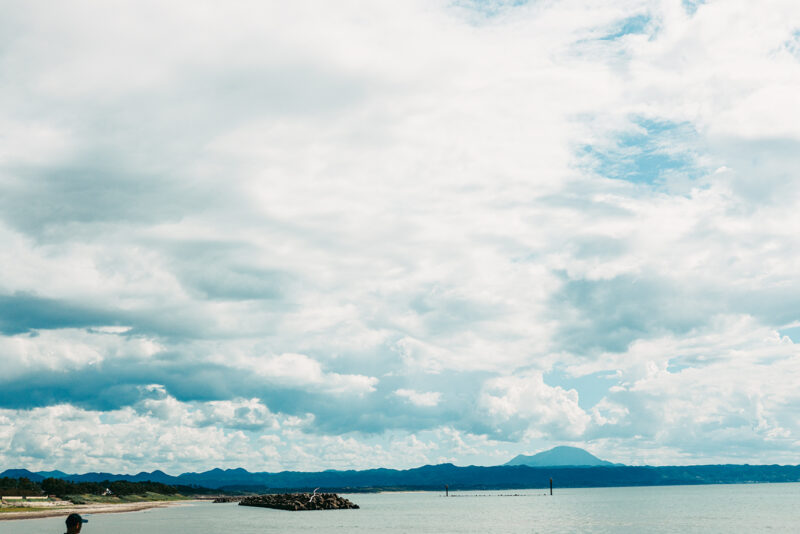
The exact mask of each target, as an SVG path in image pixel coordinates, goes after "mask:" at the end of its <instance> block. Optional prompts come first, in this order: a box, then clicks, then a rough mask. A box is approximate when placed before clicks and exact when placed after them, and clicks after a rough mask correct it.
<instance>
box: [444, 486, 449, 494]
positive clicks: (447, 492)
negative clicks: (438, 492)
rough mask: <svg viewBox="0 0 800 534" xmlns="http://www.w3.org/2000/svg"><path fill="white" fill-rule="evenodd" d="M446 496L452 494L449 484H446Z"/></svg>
mask: <svg viewBox="0 0 800 534" xmlns="http://www.w3.org/2000/svg"><path fill="white" fill-rule="evenodd" d="M444 496H445V497H449V496H450V486H448V485H447V484H445V485H444Z"/></svg>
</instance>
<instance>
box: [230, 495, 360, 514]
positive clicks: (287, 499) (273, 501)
mask: <svg viewBox="0 0 800 534" xmlns="http://www.w3.org/2000/svg"><path fill="white" fill-rule="evenodd" d="M239 506H260V507H262V508H275V509H277V510H293V511H299V510H346V509H355V508H358V505H357V504H354V503H352V502H350V501H349V500H347V499H345V498H344V497H339V496H338V495H336V494H335V493H313V494H312V493H281V494H275V495H253V496H251V497H245V498H243V499H242V500H241V501H239Z"/></svg>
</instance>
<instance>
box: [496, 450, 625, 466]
mask: <svg viewBox="0 0 800 534" xmlns="http://www.w3.org/2000/svg"><path fill="white" fill-rule="evenodd" d="M503 465H527V466H530V467H555V466H575V467H580V466H583V467H586V466H598V465H607V466H612V465H622V464H612V463H611V462H606V461H605V460H601V459H600V458H598V457H597V456H595V455H593V454H591V453H589V452H587V451H585V450H583V449H579V448H578V447H564V446H561V447H553V448H552V449H550V450H549V451H544V452H540V453H539V454H534V455H533V456H525V455H524V454H520V455H518V456H515V457H514V458H513V459H511V460H510V461H508V462H506V463H505V464H503Z"/></svg>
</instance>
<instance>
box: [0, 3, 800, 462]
mask: <svg viewBox="0 0 800 534" xmlns="http://www.w3.org/2000/svg"><path fill="white" fill-rule="evenodd" d="M492 6H493V7H491V8H489V7H486V6H483V5H481V4H479V3H474V4H473V3H458V4H457V5H454V4H452V3H445V2H439V3H433V4H431V3H429V2H422V1H419V2H417V1H414V2H395V3H374V2H360V1H355V2H346V3H344V4H337V5H335V6H334V5H333V4H331V5H323V4H319V3H306V2H293V3H290V4H289V3H269V2H268V3H263V2H262V3H244V4H237V5H222V4H216V5H212V4H205V5H203V6H202V7H201V8H198V7H197V5H196V4H194V3H192V4H189V3H181V2H177V3H170V5H169V6H164V5H161V4H158V5H156V4H155V3H141V2H122V3H120V4H115V5H114V6H113V7H110V6H105V5H91V6H90V5H79V4H75V3H67V4H62V5H59V6H56V7H52V6H49V7H48V9H42V8H41V6H37V5H35V4H28V3H16V4H11V5H8V6H5V7H4V8H3V16H2V17H0V30H2V31H0V41H2V43H0V44H1V45H2V46H0V50H2V52H1V53H0V62H2V64H3V65H4V68H3V72H4V76H3V77H2V79H0V132H2V133H0V189H2V191H3V194H2V195H0V265H2V266H3V268H2V273H1V275H0V364H2V367H3V369H4V372H3V376H2V379H1V380H2V381H3V383H4V385H5V386H6V387H5V388H4V389H3V391H0V401H2V403H4V404H0V406H6V407H9V406H12V407H14V409H13V410H10V411H6V412H4V415H2V417H4V418H5V419H3V421H9V424H10V425H11V430H10V432H11V433H12V434H13V436H14V437H13V441H14V442H15V443H16V445H15V447H16V448H14V449H13V450H12V449H8V451H10V452H6V453H5V454H6V455H7V456H6V458H7V459H8V461H9V462H12V461H18V462H23V461H31V462H33V461H34V460H33V458H34V457H35V456H34V455H33V453H34V452H35V453H36V454H41V453H43V451H46V450H47V449H48V448H49V447H54V446H57V447H61V449H60V450H65V451H66V450H73V451H76V452H77V451H83V452H85V451H91V450H92V448H93V447H94V446H95V445H96V443H95V441H93V440H95V438H96V436H94V434H91V433H90V434H87V437H86V439H83V438H82V437H81V436H80V435H77V434H74V433H72V431H67V430H66V429H64V428H63V427H62V426H58V425H56V426H55V427H53V430H50V431H48V430H47V426H46V425H47V424H49V422H50V421H51V420H57V419H58V418H59V417H62V416H64V417H75V418H77V419H79V420H81V421H84V423H87V424H88V425H89V426H91V425H94V424H100V427H102V428H103V429H105V430H104V431H106V432H109V433H111V434H113V435H115V436H119V438H118V439H116V438H115V439H116V441H114V440H111V441H110V443H113V444H114V445H113V446H111V445H109V447H100V448H99V449H98V452H97V454H96V455H94V456H90V459H89V460H87V463H86V465H87V466H89V465H90V464H91V465H92V466H95V465H101V464H102V465H109V466H110V465H113V461H123V460H124V458H123V457H124V454H123V453H121V452H120V451H124V450H125V449H126V446H125V443H126V442H125V439H127V438H130V436H132V435H134V430H133V429H134V428H136V429H138V430H150V431H153V432H162V431H163V432H166V433H167V434H166V435H165V437H164V439H163V440H162V441H159V442H155V443H153V442H150V441H148V442H147V444H148V445H149V446H153V447H155V450H157V451H158V453H157V455H156V456H154V458H157V459H158V461H159V462H162V463H160V464H159V465H163V466H168V465H205V464H207V463H209V462H210V463H214V462H234V461H239V460H242V461H244V459H246V457H247V455H246V454H244V452H242V454H241V455H239V456H237V455H238V454H239V452H236V451H245V450H247V449H248V447H254V448H256V449H258V450H263V451H264V461H265V462H268V465H272V466H274V467H276V468H279V467H281V466H282V464H281V461H282V460H281V457H280V455H279V454H276V451H277V453H280V454H281V455H282V454H283V453H285V452H286V450H287V447H289V444H288V443H286V442H285V440H287V439H289V438H291V440H292V445H293V446H296V447H297V450H298V451H305V452H304V454H305V456H303V455H302V454H300V452H298V453H297V456H294V457H292V458H293V459H292V460H291V462H295V463H294V464H292V465H305V466H319V467H326V465H325V464H324V462H325V461H329V462H330V465H347V464H348V462H350V463H352V464H353V465H356V464H359V465H364V464H365V463H368V462H384V463H387V464H396V463H397V462H402V461H403V460H398V458H400V457H401V456H402V455H403V454H405V453H406V452H404V451H406V449H402V448H392V447H391V446H389V445H387V444H386V442H381V440H380V439H378V438H375V437H374V436H376V435H381V436H383V435H384V433H391V432H398V434H397V435H396V436H394V437H395V438H397V439H398V440H399V441H400V442H403V443H406V447H407V449H408V451H410V452H408V454H409V458H413V459H414V460H415V461H416V460H419V461H420V462H422V461H423V460H424V461H435V460H437V459H438V458H449V459H454V460H459V459H462V458H463V459H466V458H469V461H475V462H477V463H480V462H481V458H484V459H489V458H491V459H492V461H495V460H497V459H498V458H497V457H496V456H495V454H496V453H495V451H496V450H503V451H504V453H505V452H506V449H504V448H503V447H505V445H498V443H501V442H500V441H496V440H498V439H499V438H501V437H502V438H504V439H506V438H511V439H514V440H517V441H514V442H511V443H512V444H516V445H517V446H518V447H523V448H525V449H526V450H530V448H531V447H534V446H536V447H538V446H542V447H545V446H547V445H550V444H555V442H557V441H559V440H573V441H570V442H571V443H573V444H580V443H581V440H584V441H586V440H596V441H593V443H597V445H598V447H599V448H598V449H597V450H598V451H606V452H613V451H615V450H616V451H624V452H620V454H621V455H623V456H624V455H628V456H627V458H630V459H632V460H630V461H636V459H637V458H638V459H641V460H642V461H651V460H652V459H654V458H655V459H657V458H658V457H659V455H661V457H664V458H671V459H673V461H686V462H689V461H691V459H692V458H700V457H702V458H709V459H712V460H714V459H722V458H741V459H750V460H757V459H760V458H764V459H765V461H768V459H767V458H766V457H767V456H769V457H770V458H773V457H774V458H779V457H783V458H786V457H788V453H787V452H786V451H789V450H791V449H792V447H793V446H794V445H793V444H795V443H796V442H797V440H798V439H800V436H798V434H800V429H798V428H797V426H796V425H795V424H794V423H793V419H792V414H793V413H794V410H795V408H796V402H797V399H796V398H795V396H794V394H793V393H792V391H791V387H790V384H789V382H788V381H787V378H786V377H787V376H791V375H792V366H793V365H796V353H795V349H794V345H792V344H791V343H787V342H786V341H782V340H780V338H779V336H777V334H775V331H776V330H777V329H778V328H780V327H782V326H783V325H787V324H793V323H796V322H797V321H798V320H800V318H799V317H798V316H797V309H798V303H800V292H798V291H797V290H796V289H795V285H796V284H795V280H796V273H797V272H798V270H799V269H800V255H798V253H797V250H800V249H799V248H798V247H797V245H798V243H797V236H798V235H800V215H799V214H798V210H797V209H796V207H797V204H798V200H799V199H800V182H798V180H797V176H796V175H797V171H796V169H797V168H798V163H800V161H798V156H797V154H798V153H799V152H798V142H800V120H798V117H797V113H798V109H799V108H798V106H797V105H796V102H795V100H796V97H795V95H796V94H797V92H798V87H800V61H798V56H797V46H796V45H797V28H798V27H800V11H798V8H797V4H796V2H794V1H790V0H769V1H767V2H766V3H760V4H759V5H755V4H748V3H742V2H739V3H735V2H705V3H703V4H702V5H699V6H697V9H696V11H693V10H687V9H686V8H685V6H684V5H683V4H682V3H680V2H677V1H672V0H626V1H624V2H606V1H599V0H566V1H563V2H555V3H536V2H531V3H528V4H525V5H512V4H501V5H498V4H496V3H495V4H492ZM153 10H156V11H157V12H158V13H159V17H156V19H153V17H152V16H151V14H152V12H154V11H153ZM631 17H641V18H640V19H637V20H638V21H639V22H640V23H641V24H640V25H641V28H639V29H634V31H632V32H631V33H629V34H627V35H619V36H618V37H616V38H615V37H614V36H615V34H618V33H620V31H621V30H622V29H624V28H625V24H626V21H627V22H630V18H631ZM604 158H605V159H604ZM620 169H621V170H620ZM714 169H717V170H718V172H715V171H714ZM626 173H628V174H626ZM637 173H638V174H637ZM632 176H634V177H635V179H634V178H632ZM676 365H677V366H678V367H681V368H682V370H681V371H679V372H677V371H674V369H675V366H676ZM101 367H102V372H101V371H97V369H100V368H101ZM553 369H561V370H564V373H565V376H566V377H567V378H578V377H583V378H586V377H590V378H591V374H592V373H595V372H612V373H617V375H616V376H618V378H619V382H618V383H616V384H615V385H616V387H614V388H612V389H611V390H610V391H609V393H608V394H607V395H605V398H604V399H602V400H600V401H599V402H597V403H596V404H595V405H594V406H589V405H586V402H587V401H586V399H587V398H589V397H590V395H588V394H584V393H588V390H587V389H584V388H588V387H589V386H584V385H582V384H578V385H576V386H572V385H569V386H568V385H566V382H565V385H563V386H558V385H550V382H549V381H548V382H547V383H546V379H545V378H544V377H545V376H549V375H547V373H548V372H549V371H551V370H553ZM671 369H672V370H671ZM88 371H91V373H88ZM78 373H83V375H82V376H83V377H85V376H86V375H87V374H92V376H93V377H95V379H96V381H97V383H98V384H99V385H98V386H97V390H96V391H95V390H93V389H92V386H94V384H95V382H92V383H91V384H87V385H86V386H85V387H83V388H77V386H76V384H78V383H77V382H76V380H75V377H76V376H80V375H78ZM98 377H99V378H98ZM104 377H105V378H104ZM103 380H105V381H103ZM548 380H549V379H548ZM153 384H158V385H161V386H160V387H161V389H158V388H156V389H150V390H148V389H147V387H148V386H152V385H153ZM199 384H202V386H201V385H199ZM137 388H144V389H137ZM200 388H202V395H200V394H199V393H198V390H199V389H200ZM297 389H299V390H303V391H305V392H308V393H321V394H323V395H326V399H327V400H326V404H325V406H323V407H320V406H319V405H317V406H315V407H312V406H310V405H306V404H303V405H302V406H297V407H296V412H292V413H276V412H273V411H272V410H271V409H270V408H272V407H274V406H275V403H278V404H279V405H281V404H280V402H281V401H285V398H283V397H281V395H288V393H286V390H297ZM79 390H80V391H79ZM45 392H47V394H48V395H49V396H48V397H47V398H48V399H49V400H47V401H42V400H40V399H42V398H43V397H42V395H43V393H45ZM140 394H141V395H144V397H145V398H140ZM209 395H210V396H211V397H213V400H212V401H209V402H205V401H204V402H203V403H201V404H192V403H193V402H195V401H194V400H193V399H195V398H198V397H202V398H204V399H208V398H209V397H208V396H209ZM269 395H273V396H272V397H270V398H266V397H268V396H269ZM600 397H602V395H600ZM465 399H473V400H475V399H477V401H476V402H465ZM42 402H45V403H52V404H53V406H48V407H39V408H36V410H39V411H35V410H27V409H28V408H32V407H33V406H39V405H40V404H41V403H42ZM70 402H75V403H76V404H77V403H79V402H80V403H81V405H86V404H87V403H88V404H89V405H91V406H94V407H96V408H100V407H102V408H103V409H104V410H107V411H105V412H84V411H81V410H78V409H77V408H73V407H70V406H69V403H70ZM20 403H21V404H20ZM120 404H122V405H124V406H120ZM287 404H288V403H287ZM298 404H300V401H298ZM398 405H402V408H403V410H406V411H407V412H408V414H402V413H400V412H393V411H392V410H396V409H397V406H398ZM20 406H21V407H22V409H23V410H22V411H16V409H17V408H19V407H20ZM126 406H127V407H126ZM267 406H270V408H268V407H267ZM281 406H283V405H281ZM321 408H326V409H330V411H329V412H323V411H322V409H321ZM26 410H27V411H26ZM312 412H313V413H312ZM334 412H335V413H338V414H345V416H347V417H345V416H343V417H342V419H341V421H339V420H337V422H336V423H335V424H334V423H332V422H331V420H332V419H333V416H332V414H333V413H334ZM351 412H352V413H351ZM406 415H407V416H406ZM27 418H32V419H31V421H32V422H30V423H28V422H27ZM103 420H105V421H106V422H103ZM97 421H100V423H97ZM281 421H282V423H281ZM365 421H366V422H365ZM276 422H278V423H276ZM168 424H171V425H174V426H175V427H176V428H183V427H186V428H190V429H194V430H190V431H188V433H187V439H186V440H184V439H183V438H182V437H181V436H180V435H177V434H174V433H173V432H171V431H169V430H168V429H166V427H165V426H164V425H168ZM275 424H279V426H280V431H281V432H286V433H287V434H281V437H280V438H278V439H279V440H282V441H280V442H274V441H273V440H272V439H271V438H270V437H269V436H273V435H275V436H277V434H272V433H271V432H273V431H274V432H278V430H275V428H274V425H275ZM388 424H396V425H400V426H403V425H405V426H403V428H400V429H396V428H394V427H392V428H391V429H387V428H386V425H388ZM237 425H238V426H237ZM325 425H328V426H327V427H326V426H325ZM414 425H417V427H414V428H410V427H412V426H414ZM334 427H335V428H334ZM406 427H409V428H406ZM292 428H294V430H291V429H292ZM3 429H4V425H0V438H5V437H7V435H6V434H3V432H6V430H3ZM199 429H203V430H202V431H203V432H205V431H207V432H208V433H209V435H210V436H212V437H213V438H214V440H216V442H214V443H208V444H206V443H202V442H199V443H198V444H191V443H189V442H188V440H189V438H192V439H193V438H195V437H197V436H199V434H198V432H201V430H199ZM365 429H366V430H367V431H368V433H367V434H363V435H362V434H359V431H362V430H365ZM442 429H449V430H448V431H445V430H442ZM684 429H689V430H688V431H684ZM262 430H263V432H267V433H266V434H264V436H261V437H265V436H266V438H265V440H261V441H259V439H260V438H258V439H256V438H255V436H254V435H253V436H251V434H252V433H258V432H261V431H262ZM292 432H294V433H292ZM316 432H318V433H319V436H324V437H325V439H320V440H319V441H320V442H325V443H326V444H327V446H330V447H332V449H331V450H335V451H337V452H335V453H333V452H332V453H331V454H330V455H329V456H324V455H323V456H320V458H324V460H319V459H315V454H317V453H320V454H322V451H321V449H319V450H318V449H314V448H313V447H312V448H309V443H311V442H313V440H314V439H315V437H319V436H317V434H315V433H316ZM337 432H338V433H339V434H341V436H345V437H342V438H341V440H339V437H337V436H334V434H336V433H337ZM424 432H429V433H433V434H430V435H425V434H424ZM448 432H451V433H452V435H451V434H448ZM64 433H65V435H67V436H70V438H69V439H66V438H64V437H61V434H64ZM434 434H435V435H434ZM251 438H252V439H251ZM326 440H327V441H326ZM414 440H418V441H414ZM436 440H442V441H443V442H445V441H446V442H447V443H449V444H450V445H451V447H450V448H449V451H448V450H444V449H445V448H443V447H440V448H439V449H437V447H436V446H435V445H433V446H430V444H431V443H433V442H435V441H436ZM493 440H495V441H493ZM9 441H10V440H9ZM0 443H2V440H0ZM502 443H507V442H502ZM725 443H730V444H731V445H730V447H727V448H726V446H724V444H725ZM708 444H713V447H714V450H716V451H719V452H717V453H715V452H714V450H711V449H710V448H709V447H710V446H709V445H708ZM223 445H224V446H223ZM0 446H2V445H0ZM429 446H430V448H428V447H429ZM637 446H638V447H640V448H641V449H642V451H644V452H641V453H637V452H636V450H637ZM225 447H228V449H225ZM348 448H349V450H353V451H360V452H359V453H358V454H355V455H353V454H351V453H348V452H347V451H348ZM143 450H144V449H143V448H139V447H138V446H131V450H130V451H129V452H128V453H125V454H130V455H132V456H131V457H132V458H137V459H135V460H130V461H129V463H127V464H123V465H131V466H132V465H134V464H136V463H137V462H140V460H141V461H142V462H143V461H144V458H145V456H144V453H143V452H142V451H143ZM15 451H16V452H15ZM26 451H27V452H26ZM225 451H228V452H225ZM230 451H233V452H230ZM309 451H311V452H309ZM313 451H316V452H313ZM763 451H767V452H763ZM507 452H508V453H509V457H510V456H513V454H511V453H512V452H513V451H511V450H508V451H507ZM86 454H89V452H86ZM92 454H94V453H92ZM359 454H362V455H363V458H364V459H362V460H359V459H358V457H359ZM715 454H716V456H715ZM137 455H138V456H137ZM770 455H771V456H770ZM781 455H783V456H781ZM104 458H108V459H109V460H108V462H107V463H104V462H106V460H104ZM121 458H122V459H121ZM627 458H621V457H619V456H616V457H615V459H616V460H618V461H628V460H627ZM15 459H16V460H15ZM112 459H113V461H112ZM367 459H369V460H367ZM51 460H52V461H53V462H63V463H64V465H65V466H67V465H70V464H69V462H70V461H71V460H70V459H69V458H68V457H67V456H59V457H58V458H52V459H51ZM124 461H128V460H124ZM409 461H411V460H409ZM359 462H360V463H359ZM137 465H138V464H137Z"/></svg>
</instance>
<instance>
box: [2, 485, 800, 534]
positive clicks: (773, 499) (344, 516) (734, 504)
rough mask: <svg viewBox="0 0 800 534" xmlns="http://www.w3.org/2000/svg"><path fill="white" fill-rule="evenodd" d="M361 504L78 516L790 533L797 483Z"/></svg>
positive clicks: (34, 524)
mask: <svg viewBox="0 0 800 534" xmlns="http://www.w3.org/2000/svg"><path fill="white" fill-rule="evenodd" d="M343 495H344V496H345V497H347V498H348V499H350V500H351V501H353V502H355V503H356V504H358V505H360V506H361V509H360V510H332V511H311V512H285V511H279V510H270V509H264V508H250V507H245V506H238V505H236V504H212V503H197V504H189V505H184V506H177V507H172V508H160V509H151V510H146V511H142V512H130V513H123V514H96V515H87V516H86V517H87V518H88V519H89V523H88V524H86V525H84V529H83V531H82V534H94V533H97V534H100V533H109V532H113V533H114V534H168V533H182V532H217V533H222V534H251V533H252V534H255V533H264V532H276V533H278V532H280V533H283V534H294V533H306V532H307V533H312V532H313V533H315V534H320V533H329V532H333V533H345V532H355V533H370V534H372V533H379V532H389V533H419V534H439V533H458V534H467V533H475V534H478V533H480V534H493V533H497V534H500V533H503V534H508V533H517V532H519V533H522V532H525V533H531V532H540V533H548V534H558V533H567V532H593V533H595V532H597V533H605V532H608V533H611V532H614V533H620V532H636V533H645V532H646V533H666V532H680V533H687V532H747V533H748V534H752V533H756V532H773V533H774V532H797V531H799V530H800V484H795V483H789V484H739V485H713V486H661V487H639V488H591V489H558V488H556V489H555V491H554V495H553V496H552V497H551V496H549V495H547V491H546V490H505V491H476V492H452V493H451V496H450V497H445V496H444V494H443V493H436V492H418V493H416V492H414V493H379V494H346V495H345V494H343ZM0 532H2V534H33V533H36V534H43V533H63V532H64V518H46V519H26V520H19V521H0Z"/></svg>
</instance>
